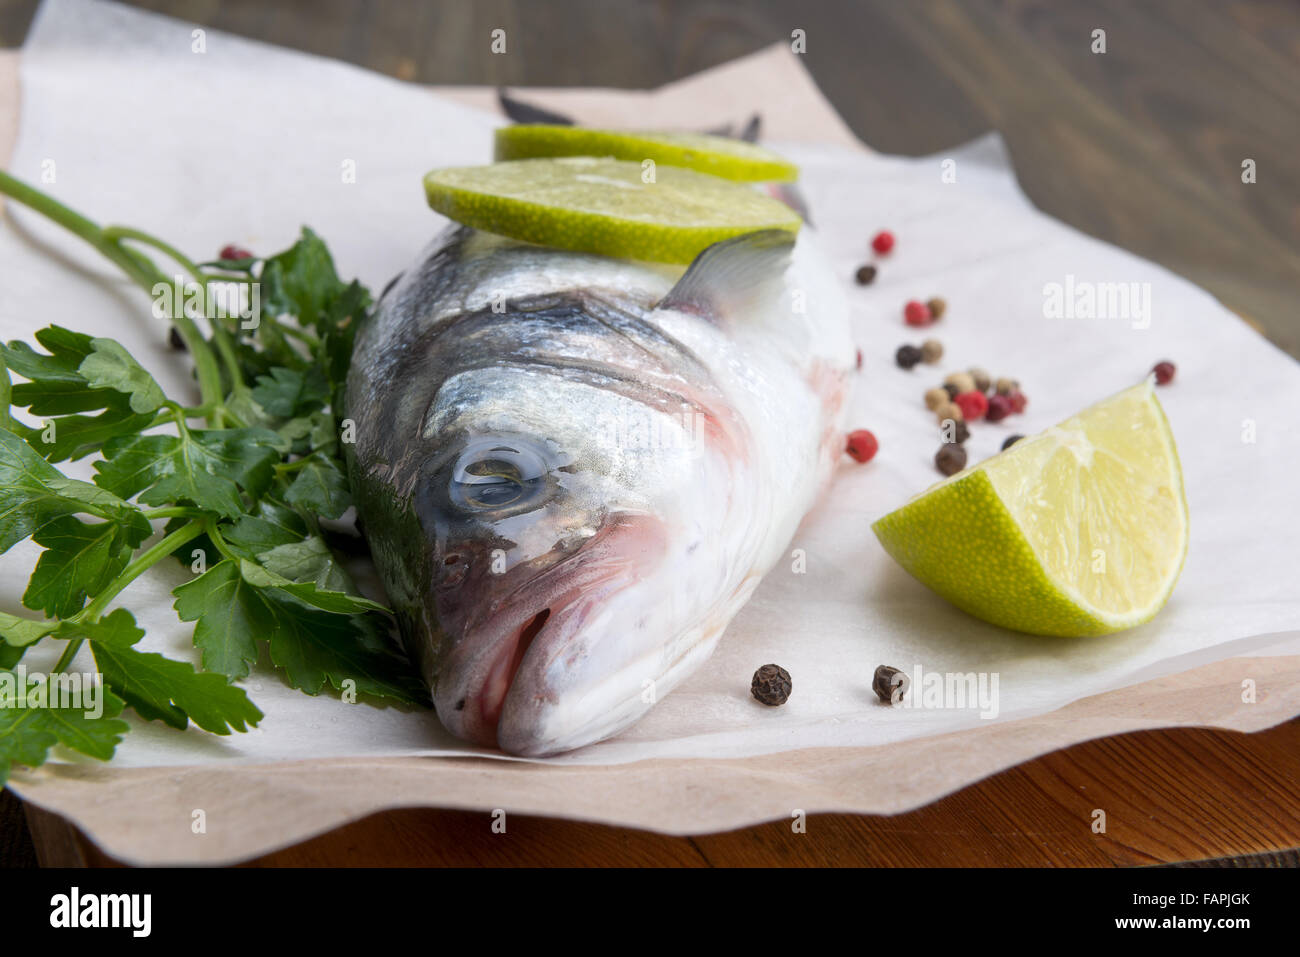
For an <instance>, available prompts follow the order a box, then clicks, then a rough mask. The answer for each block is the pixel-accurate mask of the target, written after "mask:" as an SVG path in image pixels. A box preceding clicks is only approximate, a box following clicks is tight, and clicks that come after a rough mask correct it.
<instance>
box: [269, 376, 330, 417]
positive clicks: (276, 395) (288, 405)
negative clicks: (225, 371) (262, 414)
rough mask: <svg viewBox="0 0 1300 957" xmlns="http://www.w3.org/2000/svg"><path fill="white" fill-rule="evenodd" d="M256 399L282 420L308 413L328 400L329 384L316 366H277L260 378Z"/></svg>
mask: <svg viewBox="0 0 1300 957" xmlns="http://www.w3.org/2000/svg"><path fill="white" fill-rule="evenodd" d="M252 394H253V398H254V399H255V400H256V401H257V403H258V404H259V405H261V406H262V408H263V409H265V410H266V411H267V412H269V413H270V414H271V415H274V416H278V417H280V418H282V419H288V418H292V417H293V416H302V415H306V414H307V413H309V412H314V411H315V410H317V409H319V408H321V407H322V406H324V404H325V403H326V402H328V401H329V397H330V389H329V383H328V382H327V381H325V374H324V373H323V372H321V370H320V369H319V368H317V367H316V366H309V367H308V368H307V369H304V370H298V369H286V368H284V367H283V366H276V367H275V368H273V369H272V370H271V373H270V375H263V376H258V377H257V385H256V386H254V387H253V389H252Z"/></svg>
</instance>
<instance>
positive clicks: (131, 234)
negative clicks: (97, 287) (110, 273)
mask: <svg viewBox="0 0 1300 957" xmlns="http://www.w3.org/2000/svg"><path fill="white" fill-rule="evenodd" d="M101 232H102V233H103V236H104V238H105V239H108V240H114V241H115V240H121V239H133V240H135V241H136V242H138V243H144V244H145V245H146V246H152V247H153V248H154V249H157V250H158V251H159V252H163V253H166V254H167V255H168V256H170V257H171V258H172V259H173V260H175V261H176V263H177V264H178V265H181V266H184V267H185V271H186V272H188V273H189V274H190V275H191V276H193V277H194V278H195V279H197V280H198V281H199V282H203V271H202V270H201V269H199V267H198V265H197V264H196V263H195V262H194V261H193V260H191V259H190V258H189V257H188V256H186V255H185V254H184V253H183V252H181V251H180V250H179V249H177V248H176V247H175V246H172V245H171V244H170V243H166V242H163V241H162V240H161V239H159V238H158V237H157V236H153V235H150V234H149V233H146V232H143V231H142V230H139V229H132V228H131V227H129V226H105V227H104V228H103V230H101Z"/></svg>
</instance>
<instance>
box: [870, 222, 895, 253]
mask: <svg viewBox="0 0 1300 957" xmlns="http://www.w3.org/2000/svg"><path fill="white" fill-rule="evenodd" d="M871 248H872V249H874V250H875V251H876V252H878V253H880V255H882V256H884V255H886V254H887V253H888V252H889V251H890V250H891V249H893V248H894V234H893V233H891V232H890V231H889V230H887V229H882V230H881V231H880V232H878V233H876V237H875V238H874V239H873V240H871Z"/></svg>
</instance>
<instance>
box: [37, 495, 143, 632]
mask: <svg viewBox="0 0 1300 957" xmlns="http://www.w3.org/2000/svg"><path fill="white" fill-rule="evenodd" d="M141 531H142V530H141V529H139V528H136V529H132V528H131V527H129V526H125V527H124V526H121V525H117V524H116V523H113V522H100V523H99V524H96V525H87V524H86V523H85V522H82V521H81V520H80V519H77V518H74V517H73V516H71V515H64V516H62V517H60V518H56V519H54V520H53V521H51V522H48V523H47V524H45V525H43V526H42V527H41V528H39V529H37V531H36V532H35V534H33V535H32V540H33V541H35V542H36V544H38V545H43V546H45V551H44V552H42V553H41V557H40V560H39V561H37V563H36V570H35V571H34V572H32V577H31V579H30V580H29V581H28V583H27V591H26V592H25V593H24V594H23V604H24V605H26V606H27V607H28V608H34V609H37V610H39V611H43V612H45V614H46V615H48V616H49V617H51V618H67V617H69V616H70V615H74V614H76V613H77V612H78V611H80V610H81V607H82V605H84V604H85V603H86V595H87V594H95V593H96V592H98V591H99V590H100V589H101V588H103V587H104V586H105V585H107V584H108V583H109V581H111V580H112V579H113V577H114V576H116V575H117V573H118V572H120V571H121V570H122V569H123V568H125V567H126V565H127V563H128V562H129V561H130V560H131V553H132V552H133V551H134V550H135V548H136V547H137V546H138V545H139V544H140V542H141V541H143V537H142V536H141V534H140V533H141Z"/></svg>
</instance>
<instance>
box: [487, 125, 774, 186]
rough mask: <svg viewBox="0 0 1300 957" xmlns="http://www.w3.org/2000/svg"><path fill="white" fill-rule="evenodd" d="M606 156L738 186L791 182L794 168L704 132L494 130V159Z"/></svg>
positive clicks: (570, 128)
mask: <svg viewBox="0 0 1300 957" xmlns="http://www.w3.org/2000/svg"><path fill="white" fill-rule="evenodd" d="M541 156H610V157H613V158H614V159H621V160H632V161H633V162H636V163H642V162H644V161H645V160H648V159H649V160H654V161H655V164H656V165H659V166H683V167H686V168H687V169H694V170H699V171H700V172H701V173H711V174H712V175H714V176H721V177H722V178H723V179H734V180H740V181H742V182H751V183H753V182H768V181H773V180H777V181H781V182H786V181H789V180H793V179H794V178H795V177H797V176H798V175H799V168H798V167H797V166H795V165H794V164H793V163H791V162H789V161H788V160H786V159H783V158H782V157H780V156H778V155H777V154H776V153H773V152H772V151H771V150H767V149H764V148H763V147H761V146H755V145H754V144H753V143H747V142H745V141H744V140H734V139H730V138H728V137H725V136H710V135H708V134H707V133H660V132H654V131H649V130H589V129H585V128H583V127H580V126H549V125H522V126H503V127H501V128H500V129H499V130H497V135H496V158H497V159H499V160H517V159H534V158H537V157H541Z"/></svg>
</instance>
